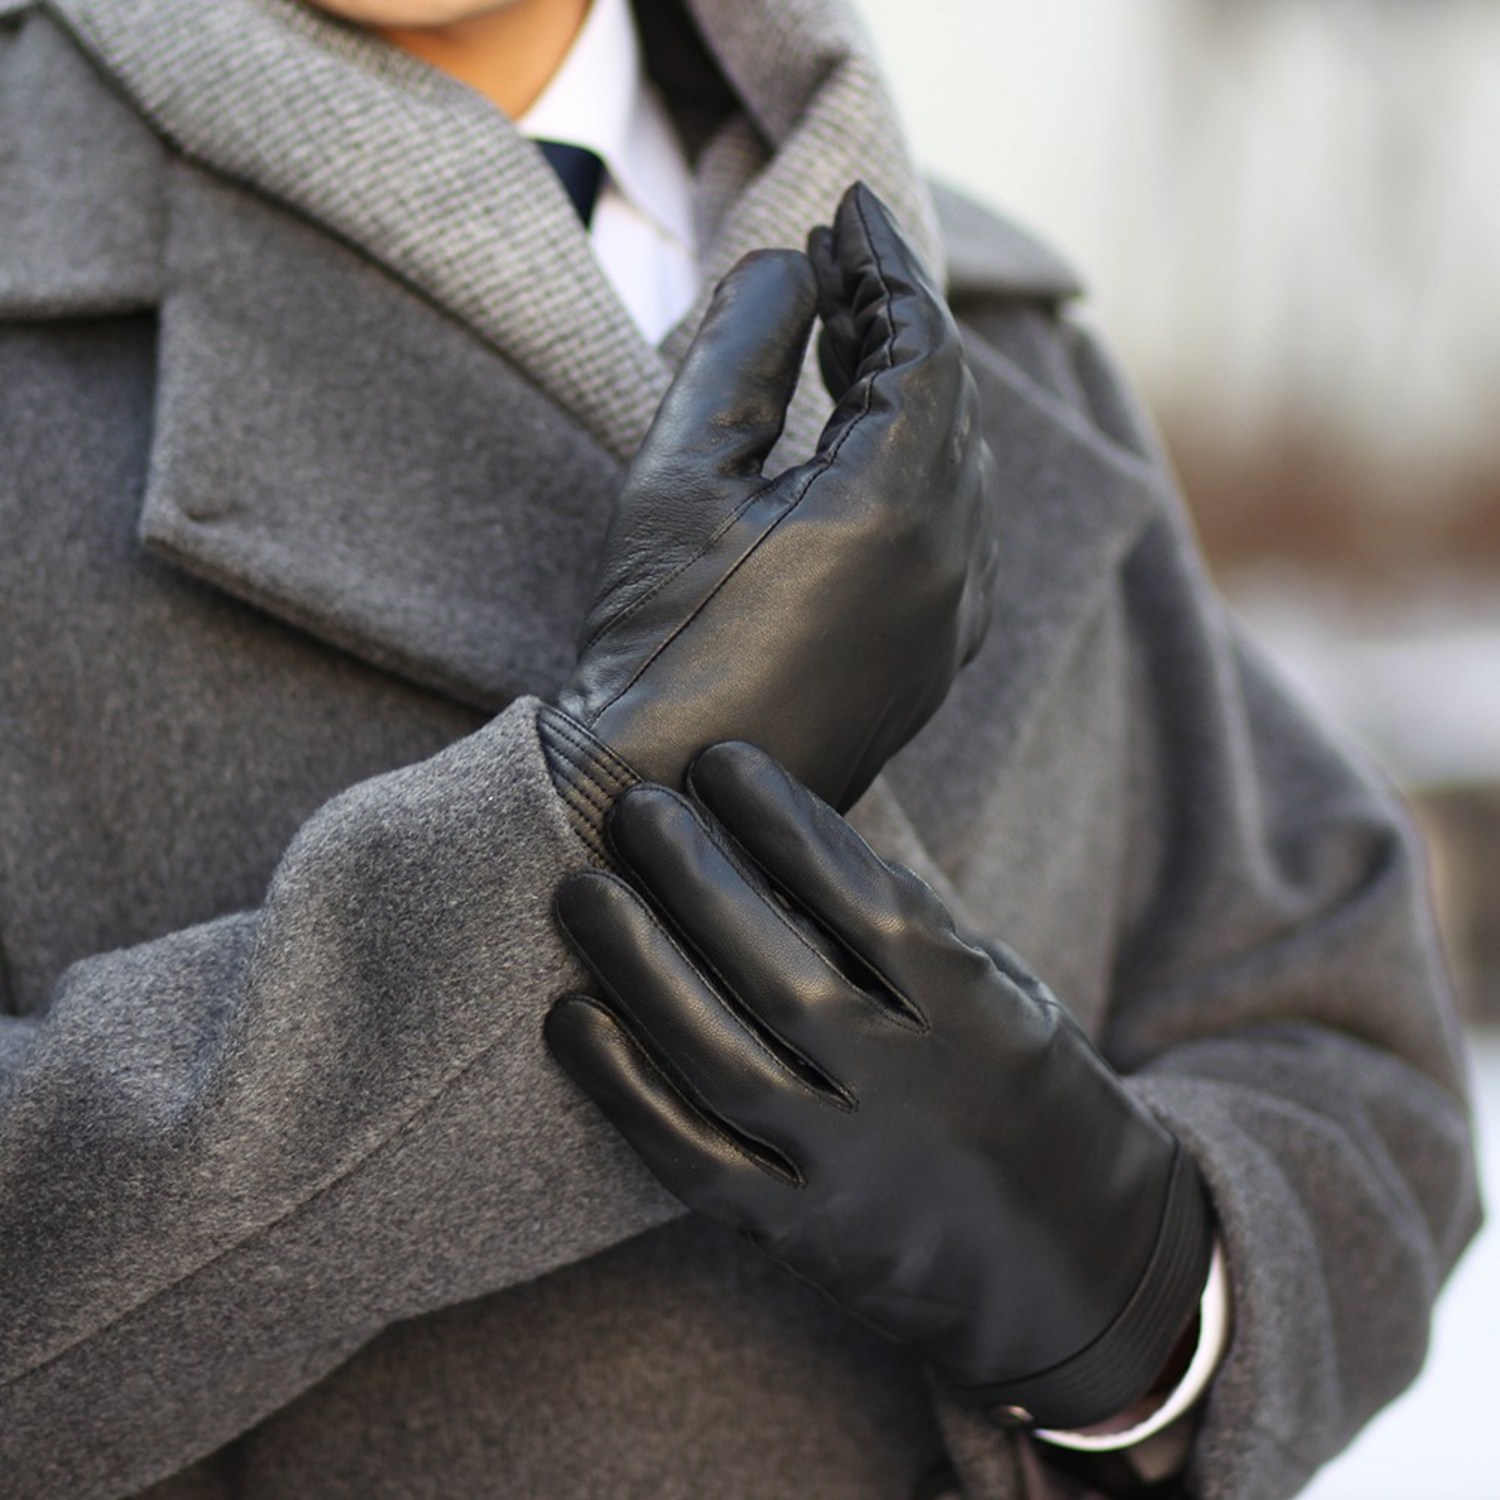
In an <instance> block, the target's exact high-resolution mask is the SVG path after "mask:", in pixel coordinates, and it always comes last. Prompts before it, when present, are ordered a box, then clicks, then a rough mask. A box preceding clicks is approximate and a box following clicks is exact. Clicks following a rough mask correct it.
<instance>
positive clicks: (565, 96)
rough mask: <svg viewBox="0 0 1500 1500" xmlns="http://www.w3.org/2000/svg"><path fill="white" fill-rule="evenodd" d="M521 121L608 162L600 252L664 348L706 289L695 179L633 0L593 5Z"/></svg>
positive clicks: (597, 240) (600, 0)
mask: <svg viewBox="0 0 1500 1500" xmlns="http://www.w3.org/2000/svg"><path fill="white" fill-rule="evenodd" d="M516 124H517V128H518V129H520V130H521V131H522V132H523V133H524V134H526V135H528V136H531V137H532V138H533V139H537V140H549V141H563V142H565V143H566V144H568V145H570V146H586V147H587V148H588V149H589V150H590V151H592V152H593V153H594V154H595V155H596V156H597V157H598V158H599V159H600V160H601V161H602V162H603V163H604V176H603V179H602V182H601V184H600V189H599V198H598V201H597V202H596V204H595V205H594V216H593V220H592V223H591V226H590V230H589V236H590V239H591V240H592V241H593V246H594V254H595V255H596V256H597V257H598V260H599V264H600V265H601V267H602V268H603V270H604V274H605V275H606V276H607V277H608V278H609V280H610V282H611V284H612V285H613V286H614V288H615V291H616V292H618V293H619V296H620V301H621V302H623V303H624V304H625V307H626V309H627V310H628V311H629V313H630V315H631V317H632V318H634V319H635V322H636V326H637V327H639V328H640V330H641V332H642V333H643V334H644V335H645V336H646V338H647V339H649V340H650V342H651V343H653V344H656V343H660V341H661V340H662V338H663V337H664V336H665V335H666V334H667V333H668V332H669V331H670V330H671V329H672V327H673V326H674V325H675V324H676V323H677V321H678V319H680V318H681V317H682V315H683V314H684V313H685V312H686V311H687V310H688V308H689V307H690V306H691V304H692V301H693V298H694V297H695V296H696V295H697V291H698V281H699V277H698V267H697V262H696V259H695V257H694V249H693V178H692V172H691V170H690V168H689V166H688V161H687V156H686V154H685V153H684V151H683V149H682V144H681V142H680V141H679V140H678V139H677V133H676V131H675V130H674V129H673V127H672V122H671V120H670V119H669V117H668V115H667V111H666V106H665V105H664V104H663V103H662V101H661V98H660V96H659V95H658V94H657V92H656V89H655V88H654V87H653V86H652V84H651V81H650V79H648V78H647V77H646V72H645V69H644V67H643V65H642V62H641V47H640V39H639V38H638V37H637V35H636V29H635V18H634V16H633V15H632V14H631V10H630V5H629V0H593V4H592V5H590V7H589V11H588V14H587V16H585V18H584V22H583V25H582V27H581V28H580V29H579V32H578V35H577V36H576V37H575V38H574V40H573V45H572V47H571V48H570V49H569V51H568V55H567V56H566V57H565V58H564V59H563V62H562V65H561V66H560V67H559V68H558V70H557V72H556V73H554V74H553V75H552V78H551V81H550V82H549V83H548V84H547V87H546V88H545V89H544V90H543V92H542V94H541V96H540V97H539V98H538V99H537V100H536V102H535V103H534V104H533V105H532V106H531V108H530V109H528V110H527V111H526V113H525V114H524V115H523V116H522V117H521V118H520V119H519V120H518V121H517V122H516Z"/></svg>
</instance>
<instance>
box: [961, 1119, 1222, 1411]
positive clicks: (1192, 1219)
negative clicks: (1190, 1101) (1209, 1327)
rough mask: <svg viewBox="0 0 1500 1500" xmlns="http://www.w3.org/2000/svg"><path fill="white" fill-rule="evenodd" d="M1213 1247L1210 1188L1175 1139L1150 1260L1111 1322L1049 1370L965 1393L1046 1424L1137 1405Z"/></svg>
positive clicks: (1196, 1294) (1166, 1353)
mask: <svg viewBox="0 0 1500 1500" xmlns="http://www.w3.org/2000/svg"><path fill="white" fill-rule="evenodd" d="M1213 1248H1214V1233H1213V1222H1212V1216H1211V1212H1210V1209H1209V1205H1208V1194H1207V1190H1206V1188H1205V1187H1204V1185H1203V1180H1202V1178H1201V1176H1200V1175H1199V1172H1198V1169H1197V1166H1196V1165H1195V1164H1194V1162H1193V1161H1192V1158H1191V1157H1190V1156H1189V1155H1188V1154H1187V1152H1186V1151H1185V1150H1183V1149H1182V1147H1181V1146H1178V1148H1177V1150H1176V1153H1175V1155H1174V1157H1173V1161H1172V1168H1171V1176H1170V1179H1169V1182H1168V1188H1167V1196H1166V1204H1165V1207H1164V1209H1163V1213H1162V1221H1161V1227H1160V1229H1159V1231H1158V1233H1157V1237H1156V1243H1155V1246H1154V1248H1153V1250H1152V1253H1151V1257H1150V1260H1149V1261H1148V1263H1147V1266H1146V1269H1145V1271H1144V1272H1143V1274H1142V1276H1141V1278H1140V1280H1139V1281H1138V1283H1137V1284H1136V1288H1135V1291H1134V1292H1133V1293H1132V1295H1131V1297H1130V1300H1129V1301H1128V1302H1127V1303H1126V1305H1125V1306H1124V1307H1123V1308H1122V1309H1121V1311H1120V1312H1119V1313H1118V1314H1117V1316H1116V1317H1115V1318H1114V1320H1113V1321H1112V1322H1111V1323H1110V1325H1109V1326H1108V1327H1107V1328H1106V1329H1105V1330H1104V1332H1103V1333H1101V1334H1100V1335H1099V1336H1098V1337H1097V1338H1095V1339H1094V1340H1093V1342H1092V1343H1090V1344H1089V1345H1088V1346H1087V1347H1086V1348H1084V1349H1082V1350H1080V1351H1078V1352H1077V1353H1075V1354H1073V1355H1071V1356H1070V1357H1069V1358H1068V1359H1066V1360H1063V1361H1062V1362H1061V1363H1059V1364H1057V1365H1054V1366H1053V1367H1052V1368H1050V1369H1048V1370H1043V1371H1040V1372H1038V1373H1037V1374H1034V1375H1029V1376H1026V1377H1023V1378H1021V1379H1017V1380H1008V1381H1005V1382H1003V1383H1000V1384H997V1385H994V1386H985V1387H980V1388H977V1389H976V1388H970V1390H969V1392H968V1394H969V1395H970V1396H971V1398H972V1399H974V1400H976V1401H978V1402H979V1403H980V1404H981V1405H983V1406H984V1407H985V1408H986V1409H987V1410H988V1411H989V1412H990V1414H991V1416H992V1417H994V1418H995V1419H996V1420H998V1421H1000V1422H1003V1423H1022V1424H1025V1425H1028V1426H1038V1427H1041V1428H1043V1429H1045V1430H1065V1429H1068V1430H1073V1431H1078V1430H1081V1429H1083V1428H1085V1427H1087V1426H1089V1425H1090V1424H1093V1423H1096V1422H1101V1421H1108V1420H1109V1419H1110V1418H1111V1417H1113V1416H1114V1415H1115V1414H1117V1413H1119V1412H1122V1411H1124V1410H1126V1409H1127V1408H1130V1407H1132V1406H1134V1405H1135V1403H1137V1402H1138V1401H1140V1399H1141V1398H1142V1396H1144V1395H1145V1394H1146V1393H1148V1392H1149V1391H1150V1390H1151V1389H1152V1387H1153V1386H1154V1385H1155V1383H1156V1382H1157V1381H1158V1379H1159V1378H1160V1376H1161V1373H1162V1371H1163V1369H1164V1368H1165V1367H1166V1366H1167V1365H1168V1363H1169V1360H1170V1357H1171V1355H1172V1353H1173V1351H1174V1350H1175V1349H1176V1347H1177V1345H1178V1343H1179V1341H1180V1340H1181V1339H1182V1337H1183V1335H1184V1333H1185V1332H1186V1331H1187V1330H1188V1328H1189V1327H1190V1325H1191V1323H1192V1322H1193V1319H1194V1318H1195V1317H1196V1316H1197V1315H1198V1305H1199V1300H1200V1298H1201V1296H1202V1292H1203V1287H1204V1284H1205V1281H1206V1279H1207V1278H1208V1274H1209V1265H1210V1260H1211V1258H1212V1254H1213Z"/></svg>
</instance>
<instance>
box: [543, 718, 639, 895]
mask: <svg viewBox="0 0 1500 1500" xmlns="http://www.w3.org/2000/svg"><path fill="white" fill-rule="evenodd" d="M536 732H537V738H538V739H539V740H540V741H541V744H542V755H543V757H544V758H545V759H546V762H547V770H548V772H549V774H550V775H551V777H552V785H553V786H554V787H556V788H557V794H558V796H559V797H561V798H562V800H563V806H564V807H565V808H566V809H567V813H568V821H569V822H570V823H571V824H572V825H573V830H574V832H575V833H577V835H578V836H579V838H581V839H582V840H583V842H584V843H585V844H586V845H587V846H588V850H589V853H590V854H592V855H593V856H594V858H595V859H596V860H597V861H598V862H599V863H600V864H602V865H604V866H606V867H608V866H610V865H611V863H612V862H611V860H610V857H609V850H608V847H607V846H606V844H605V840H604V818H605V815H606V814H607V813H608V812H609V810H610V808H611V807H612V806H613V805H614V800H615V798H616V797H618V796H619V795H620V793H621V792H623V791H624V790H625V788H626V787H628V786H633V785H634V784H635V783H636V782H638V781H639V780H640V779H641V778H640V777H639V776H638V775H637V774H636V773H635V771H634V770H632V769H631V767H630V766H629V764H628V763H627V762H625V761H624V760H622V759H621V758H620V757H619V756H618V755H616V754H615V752H614V751H613V750H611V749H610V748H609V746H608V745H606V744H605V743H604V742H603V741H602V740H599V739H596V738H595V737H594V736H593V735H592V734H591V733H590V732H589V731H588V730H587V729H585V728H584V726H583V725H582V724H580V723H579V722H578V720H577V719H574V718H572V717H570V716H569V715H568V714H565V713H563V712H562V710H561V709H557V708H553V707H552V705H551V704H548V703H544V704H542V706H541V707H540V708H539V709H538V710H537V715H536Z"/></svg>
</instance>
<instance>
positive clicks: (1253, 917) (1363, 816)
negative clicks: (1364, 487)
mask: <svg viewBox="0 0 1500 1500" xmlns="http://www.w3.org/2000/svg"><path fill="white" fill-rule="evenodd" d="M1076 354H1077V361H1076V368H1077V371H1078V375H1079V378H1080V381H1081V384H1082V386H1083V388H1084V390H1085V392H1086V393H1087V395H1088V399H1089V402H1090V405H1091V407H1092V409H1093V411H1094V414H1095V417H1096V420H1098V421H1100V422H1101V424H1102V425H1103V426H1105V427H1106V428H1107V429H1109V430H1111V431H1112V432H1113V433H1114V435H1115V436H1117V437H1118V438H1120V439H1121V440H1123V441H1128V442H1129V443H1130V444H1131V445H1132V446H1133V447H1135V448H1136V449H1137V451H1139V452H1141V453H1143V454H1145V455H1146V456H1148V457H1153V458H1157V459H1158V461H1160V460H1159V455H1158V454H1157V452H1156V446H1155V443H1154V441H1153V439H1152V437H1151V435H1150V434H1149V431H1148V430H1147V428H1146V426H1145V424H1144V423H1143V422H1142V420H1141V419H1140V418H1139V416H1138V414H1137V413H1136V412H1135V411H1134V410H1133V409H1132V407H1131V405H1130V403H1129V401H1128V398H1126V397H1124V396H1123V395H1122V390H1123V387H1122V385H1121V382H1120V381H1119V380H1118V378H1117V377H1116V376H1115V375H1114V373H1113V372H1112V370H1111V369H1110V368H1109V366H1108V364H1107V362H1106V361H1105V360H1104V358H1103V356H1102V355H1101V354H1100V352H1099V350H1098V349H1097V347H1096V346H1095V345H1094V343H1093V342H1092V341H1090V340H1088V339H1087V338H1081V339H1080V340H1079V342H1078V345H1077V351H1076ZM1161 471H1162V474H1163V476H1164V477H1163V483H1162V487H1161V488H1162V492H1163V507H1162V511H1161V514H1160V515H1159V516H1158V517H1157V518H1156V519H1155V520H1154V521H1153V523H1152V524H1151V525H1150V526H1149V527H1148V528H1147V530H1146V532H1145V533H1144V534H1143V536H1142V538H1141V540H1140V543H1139V545H1138V546H1137V547H1136V549H1135V550H1134V552H1133V554H1132V556H1131V558H1130V560H1129V562H1128V564H1127V566H1126V569H1125V572H1124V574H1123V578H1122V598H1123V609H1124V612H1125V615H1126V617H1127V620H1128V626H1127V629H1128V638H1129V640H1130V643H1131V655H1132V673H1133V684H1132V686H1133V691H1132V695H1131V701H1132V703H1133V704H1134V712H1133V715H1132V720H1131V732H1132V736H1133V742H1134V775H1133V777H1132V784H1133V788H1134V790H1135V796H1134V797H1133V799H1132V804H1133V806H1132V821H1133V828H1132V832H1131V836H1130V839H1129V844H1128V847H1129V849H1130V851H1131V860H1130V866H1131V870H1132V872H1133V881H1134V890H1133V891H1132V893H1131V902H1130V907H1129V910H1130V912H1131V916H1130V918H1129V920H1128V922H1127V925H1126V930H1125V931H1124V932H1123V934H1122V940H1121V944H1120V948H1119V956H1118V964H1117V969H1116V976H1115V984H1114V1001H1113V1006H1112V1010H1111V1014H1110V1019H1109V1022H1108V1025H1107V1028H1106V1031H1105V1034H1104V1038H1103V1046H1104V1050H1105V1051H1106V1053H1107V1055H1109V1056H1110V1058H1111V1059H1112V1060H1113V1061H1114V1062H1115V1063H1116V1065H1117V1066H1119V1067H1120V1068H1121V1069H1122V1070H1123V1071H1125V1072H1126V1073H1128V1074H1130V1075H1131V1076H1132V1079H1133V1084H1132V1086H1133V1087H1135V1088H1136V1089H1138V1091H1139V1093H1140V1095H1141V1096H1142V1098H1143V1099H1144V1100H1145V1101H1146V1102H1147V1103H1148V1104H1149V1105H1150V1106H1151V1107H1152V1108H1154V1109H1155V1110H1156V1111H1157V1112H1158V1113H1159V1114H1160V1116H1161V1117H1162V1118H1163V1119H1165V1120H1166V1122H1167V1123H1168V1124H1169V1125H1170V1126H1171V1127H1172V1128H1173V1129H1174V1130H1175V1131H1176V1132H1177V1133H1178V1135H1179V1136H1180V1137H1181V1138H1182V1139H1183V1140H1184V1141H1185V1142H1186V1143H1187V1145H1188V1146H1189V1148H1190V1149H1191V1150H1192V1151H1193V1152H1194V1153H1195V1155H1196V1157H1197V1159H1198V1161H1199V1163H1200V1164H1201V1166H1202V1168H1203V1171H1204V1173H1205V1175H1206V1177H1207V1179H1208V1181H1209V1183H1210V1186H1211V1191H1212V1194H1213V1198H1214V1202H1215V1206H1216V1210H1217V1213H1218V1218H1219V1223H1220V1229H1221V1233H1222V1235H1223V1239H1224V1243H1225V1247H1226V1251H1227V1257H1228V1264H1229V1270H1230V1279H1231V1283H1232V1288H1233V1302H1234V1332H1233V1337H1232V1342H1231V1345H1230V1348H1229V1351H1228V1354H1227V1357H1226V1359H1225V1362H1224V1364H1223V1366H1222V1367H1221V1369H1220V1372H1219V1374H1218V1376H1217V1378H1216V1380H1215V1382H1214V1385H1213V1388H1212V1391H1211V1395H1210V1398H1209V1400H1208V1402H1207V1405H1206V1408H1205V1410H1204V1414H1203V1421H1202V1425H1201V1428H1200V1431H1199V1435H1198V1438H1197V1442H1196V1445H1195V1449H1194V1453H1193V1457H1192V1460H1191V1466H1190V1470H1189V1481H1190V1482H1189V1491H1190V1493H1192V1494H1194V1495H1201V1496H1203V1497H1212V1500H1229V1497H1235V1500H1241V1497H1244V1500H1249V1497H1273V1496H1283V1495H1291V1494H1293V1493H1295V1492H1296V1491H1297V1490H1299V1489H1300V1488H1301V1487H1302V1485H1303V1484H1305V1482H1306V1481H1307V1479H1308V1478H1309V1476H1310V1475H1311V1474H1312V1473H1313V1471H1314V1470H1315V1469H1316V1468H1317V1467H1318V1466H1319V1465H1320V1464H1322V1463H1323V1462H1325V1461H1326V1460H1327V1459H1328V1458H1329V1457H1331V1456H1332V1455H1333V1454H1335V1453H1336V1452H1337V1451H1338V1450H1339V1449H1340V1448H1342V1447H1343V1446H1344V1445H1345V1444H1347V1443H1348V1442H1349V1440H1350V1439H1351V1437H1352V1436H1353V1435H1354V1434H1355V1433H1356V1432H1357V1431H1358V1429H1359V1428H1360V1426H1361V1425H1362V1424H1363V1423H1364V1422H1365V1421H1366V1420H1367V1419H1368V1418H1369V1417H1370V1416H1371V1415H1372V1414H1373V1413H1374V1412H1375V1411H1376V1410H1377V1409H1378V1408H1379V1407H1381V1406H1382V1405H1384V1404H1385V1403H1386V1402H1388V1401H1389V1400H1391V1399H1392V1398H1393V1397H1394V1396H1395V1395H1396V1394H1397V1393H1398V1392H1400V1391H1401V1390H1402V1389H1403V1387H1405V1386H1406V1385H1407V1384H1408V1383H1409V1382H1410V1381H1411V1379H1412V1378H1413V1377H1414V1376H1415V1374H1416V1372H1417V1370H1418V1369H1419V1368H1420V1366H1421V1363H1422V1360H1423V1357H1424V1353H1425V1349H1426V1340H1427V1331H1428V1322H1429V1315H1430V1311H1431V1306H1432V1303H1433V1299H1434V1297H1435V1296H1436V1294H1437V1291H1438V1288H1439V1286H1440V1284H1441V1283H1442V1281H1443V1279H1444V1277H1445V1276H1446V1275H1447V1273H1448V1271H1449V1270H1450V1269H1451V1267H1452V1266H1453V1264H1454V1262H1455V1260H1456V1259H1457V1257H1458V1255H1459V1253H1460V1252H1461V1250H1462V1249H1463V1247H1464V1245H1465V1244H1466V1243H1467V1242H1468V1240H1469V1239H1470V1238H1471V1236H1472V1235H1473V1233H1474V1231H1475V1229H1476V1227H1477V1224H1478V1222H1479V1210H1478V1205H1477V1189H1476V1185H1475V1174H1474V1161H1473V1154H1472V1152H1473V1147H1472V1138H1471V1126H1470V1120H1469V1116H1468V1110H1467V1106H1466V1102H1465V1090H1466V1083H1465V1069H1464V1061H1463V1047H1462V1037H1461V1032H1460V1028H1459V1025H1458V1022H1457V1018H1456V1013H1455V1007H1454V1006H1453V1004H1452V1001H1451V996H1450V991H1449V985H1448V981H1447V977H1446V973H1445V970H1444V965H1443V961H1442V958H1441V955H1440V950H1439V944H1438V939H1437V937H1436V934H1435V931H1434V924H1433V921H1432V918H1431V914H1430V905H1429V900H1428V894H1427V889H1426V877H1425V871H1424V866H1423V861H1422V857H1421V853H1420V850H1419V848H1418V846H1417V842H1416V840H1415V837H1414V835H1413V833H1412V831H1411V830H1410V827H1409V825H1408V822H1407V819H1406V817H1405V815H1404V813H1403V810H1402V809H1401V807H1400V805H1399V803H1398V801H1397V799H1396V797H1395V796H1394V795H1393V794H1392V793H1391V792H1390V791H1389V789H1388V788H1387V787H1386V786H1385V784H1384V782H1383V780H1382V778H1381V777H1380V776H1379V774H1378V773H1376V772H1375V771H1373V770H1372V769H1370V768H1368V767H1365V766H1363V765H1362V764H1361V760H1360V756H1359V754H1358V752H1356V751H1354V750H1352V749H1351V748H1350V747H1348V746H1345V745H1342V744H1340V743H1338V742H1337V740H1336V738H1335V737H1333V736H1332V735H1331V734H1330V733H1329V732H1328V731H1327V730H1325V729H1324V728H1323V727H1322V726H1321V725H1319V724H1318V723H1317V722H1316V721H1315V719H1314V718H1313V717H1311V716H1310V715H1309V714H1307V713H1306V712H1304V711H1303V710H1302V708H1301V707H1300V706H1299V705H1298V704H1297V702H1296V701H1295V699H1294V698H1293V696H1292V695H1291V694H1289V693H1288V691H1287V690H1286V689H1285V687H1284V686H1283V684H1281V683H1280V682H1279V681H1278V680H1277V678H1276V676H1275V674H1274V672H1273V671H1271V670H1270V669H1269V667H1268V666H1267V664H1266V663H1265V662H1264V661H1263V660H1262V659H1261V658H1260V656H1259V655H1258V654H1257V652H1256V651H1255V649H1254V648H1253V647H1252V646H1251V645H1250V644H1248V643H1247V642H1246V640H1245V639H1244V638H1243V637H1242V635H1241V633H1240V632H1239V631H1238V630H1237V628H1236V627H1235V625H1234V623H1233V622H1232V621H1231V619H1230V618H1229V617H1228V614H1227V611H1226V609H1225V607H1224V605H1223V604H1222V603H1221V602H1220V601H1219V599H1218V597H1217V596H1216V594H1215V593H1214V591H1213V590H1212V588H1211V587H1210V586H1209V584H1208V582H1207V581H1206V579H1205V578H1204V577H1203V575H1202V565H1201V562H1200V560H1199V557H1198V553H1197V550H1196V547H1195V544H1194V542H1193V539H1192V537H1191V535H1190V534H1189V530H1188V526H1187V523H1186V521H1185V518H1184V516H1183V514H1182V511H1181V509H1180V507H1179V505H1178V504H1177V502H1176V499H1175V496H1174V494H1173V492H1172V486H1171V483H1170V480H1169V479H1167V478H1166V477H1165V476H1166V473H1167V470H1166V466H1165V464H1164V463H1163V464H1162V465H1161Z"/></svg>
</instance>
